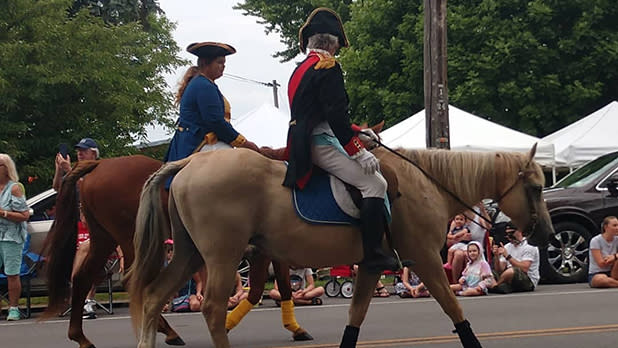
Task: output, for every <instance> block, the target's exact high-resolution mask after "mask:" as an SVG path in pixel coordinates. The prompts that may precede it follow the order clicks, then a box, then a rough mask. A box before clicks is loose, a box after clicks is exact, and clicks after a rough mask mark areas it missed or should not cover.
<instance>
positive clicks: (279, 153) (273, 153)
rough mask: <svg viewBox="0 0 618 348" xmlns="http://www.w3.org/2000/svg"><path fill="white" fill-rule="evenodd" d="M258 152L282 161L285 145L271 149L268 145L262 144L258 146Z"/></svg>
mask: <svg viewBox="0 0 618 348" xmlns="http://www.w3.org/2000/svg"><path fill="white" fill-rule="evenodd" d="M260 153H261V154H262V155H264V156H266V157H268V158H270V159H274V160H278V161H283V157H284V154H285V147H282V148H279V149H273V148H271V147H268V146H262V147H260Z"/></svg>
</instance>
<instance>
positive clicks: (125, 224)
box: [43, 155, 311, 348]
mask: <svg viewBox="0 0 618 348" xmlns="http://www.w3.org/2000/svg"><path fill="white" fill-rule="evenodd" d="M160 167H161V162H160V161H157V160H154V159H152V158H149V157H145V156H141V155H137V156H127V157H117V158H109V159H103V160H100V161H83V162H79V163H77V164H76V166H75V168H73V170H72V171H71V172H70V173H69V174H68V175H67V176H66V177H65V179H64V182H63V186H62V189H61V190H60V193H59V195H58V197H57V200H56V205H57V206H56V219H55V222H54V225H53V226H52V229H51V230H50V232H49V233H48V236H47V240H46V242H45V246H46V247H45V248H46V249H45V250H46V251H45V255H46V257H47V259H48V260H49V261H48V265H47V271H48V272H47V278H48V279H47V282H48V288H49V304H48V307H47V310H46V312H45V314H44V316H43V317H44V318H49V317H51V316H53V315H55V314H57V313H58V312H61V311H63V310H64V309H65V308H66V305H67V299H68V298H69V297H71V306H72V308H74V309H77V310H73V311H71V318H70V322H69V333H68V336H69V338H70V339H71V340H73V341H76V342H77V343H78V344H79V347H80V348H88V347H94V345H93V344H92V343H91V342H90V340H88V338H86V336H85V335H84V332H83V329H82V312H81V308H82V305H83V303H84V299H85V297H86V294H87V293H88V290H89V289H90V287H91V286H92V284H94V283H95V282H97V281H98V280H100V279H97V278H100V277H101V275H102V274H101V271H102V270H103V265H104V264H105V262H106V261H107V258H108V256H109V255H110V253H111V252H112V251H113V250H114V248H115V246H116V245H120V247H121V248H122V250H123V251H124V258H125V266H126V267H128V266H130V265H131V264H132V262H133V260H134V253H133V249H134V248H133V234H134V232H135V216H136V214H137V207H138V202H139V195H140V191H141V188H142V186H143V185H144V182H145V181H146V179H147V178H148V177H149V176H150V175H151V174H152V173H154V172H155V171H156V170H157V169H159V168H160ZM118 173H122V175H118ZM86 174H88V175H87V176H86V177H84V176H85V175H86ZM82 177H84V180H82V181H81V182H80V200H81V204H82V209H83V211H84V214H85V216H86V220H87V222H88V226H89V229H90V240H91V246H90V251H89V254H88V256H87V257H86V259H85V260H84V263H83V264H82V266H81V268H80V270H79V271H78V272H77V273H76V274H75V277H74V279H73V282H72V289H71V288H70V285H71V283H70V280H71V279H70V278H71V268H72V264H73V259H74V257H75V250H76V239H77V238H76V237H77V221H78V218H79V212H78V209H77V206H78V203H77V201H76V199H77V194H76V183H77V182H78V181H79V179H80V178H82ZM161 194H162V200H163V201H164V202H167V192H165V191H164V190H162V192H161ZM162 247H163V245H162V244H161V245H160V246H159V248H162ZM268 261H269V260H268V259H266V257H265V256H264V255H263V254H261V253H259V252H256V254H255V255H254V258H253V260H252V263H253V264H254V266H253V267H251V269H250V277H251V280H252V282H251V283H252V284H251V285H252V286H251V290H250V293H249V299H248V300H249V302H250V303H251V304H253V305H255V304H257V303H258V301H259V300H260V299H261V298H262V292H263V290H264V282H265V281H266V276H267V271H268V270H267V267H268ZM273 264H274V265H275V270H276V276H277V279H278V283H279V284H282V285H283V286H282V287H281V290H282V292H281V294H282V297H283V298H284V299H290V298H291V289H289V273H288V272H287V268H286V267H285V265H283V266H280V265H279V263H277V262H273ZM280 269H282V270H283V271H282V272H279V270H280ZM124 280H125V281H126V277H125V279H124ZM286 285H288V286H286ZM71 294H72V296H71ZM240 319H241V318H237V319H236V320H235V321H236V323H237V322H238V321H240ZM286 325H287V326H286ZM284 326H286V327H287V328H288V329H290V330H291V329H294V330H291V331H292V332H293V334H294V336H293V337H294V339H295V340H306V339H311V336H310V335H309V334H308V333H307V332H306V331H305V330H304V329H302V328H301V327H300V326H299V325H298V324H297V323H296V319H295V318H294V313H293V312H292V313H291V318H289V320H288V321H287V322H285V323H284ZM230 328H231V327H230ZM158 329H159V331H160V332H162V333H164V334H165V335H166V338H165V342H166V343H167V344H170V345H183V344H184V342H183V341H182V339H181V338H180V337H179V336H178V334H177V333H176V332H175V331H174V330H173V329H172V328H171V327H170V326H169V324H168V323H167V322H166V320H165V319H164V318H163V317H162V316H159V321H158Z"/></svg>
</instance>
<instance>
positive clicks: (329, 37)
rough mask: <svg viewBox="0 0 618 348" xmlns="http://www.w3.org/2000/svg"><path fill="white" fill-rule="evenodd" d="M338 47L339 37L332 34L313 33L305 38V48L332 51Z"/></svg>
mask: <svg viewBox="0 0 618 348" xmlns="http://www.w3.org/2000/svg"><path fill="white" fill-rule="evenodd" d="M338 47H339V38H338V37H336V36H335V35H333V34H314V35H311V36H310V37H309V39H308V40H307V49H312V48H314V49H319V50H324V51H328V52H334V51H335V50H337V48H338Z"/></svg>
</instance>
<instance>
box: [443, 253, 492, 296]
mask: <svg viewBox="0 0 618 348" xmlns="http://www.w3.org/2000/svg"><path fill="white" fill-rule="evenodd" d="M467 252H468V260H469V261H468V265H467V266H466V268H465V269H464V270H463V272H462V274H461V278H459V281H458V284H451V289H452V290H453V291H454V292H455V294H456V295H459V296H480V295H487V288H489V287H492V286H494V284H495V280H494V276H493V274H492V273H491V267H490V266H489V264H488V263H487V261H485V258H484V257H483V254H482V253H481V245H480V243H479V242H476V241H472V242H470V243H469V244H468V247H467Z"/></svg>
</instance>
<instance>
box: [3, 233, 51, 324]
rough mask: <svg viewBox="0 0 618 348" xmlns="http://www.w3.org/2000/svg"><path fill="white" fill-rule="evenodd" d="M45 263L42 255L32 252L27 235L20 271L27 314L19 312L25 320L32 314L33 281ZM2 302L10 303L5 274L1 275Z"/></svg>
mask: <svg viewBox="0 0 618 348" xmlns="http://www.w3.org/2000/svg"><path fill="white" fill-rule="evenodd" d="M43 261H44V258H43V257H42V256H41V255H39V254H36V253H34V252H31V251H30V235H27V237H26V242H25V243H24V248H23V250H22V262H21V269H20V271H19V278H20V280H21V291H22V294H23V295H24V296H25V297H26V312H25V313H24V312H23V311H22V310H21V309H20V310H19V313H20V314H21V316H22V317H23V318H30V316H31V314H32V306H31V305H32V300H31V290H32V287H31V280H32V278H34V277H36V272H37V271H38V269H39V267H40V266H41V264H42V263H43ZM3 271H4V270H3ZM2 301H6V302H7V303H9V291H8V279H7V276H6V274H4V272H3V273H0V303H1V302H2Z"/></svg>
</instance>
